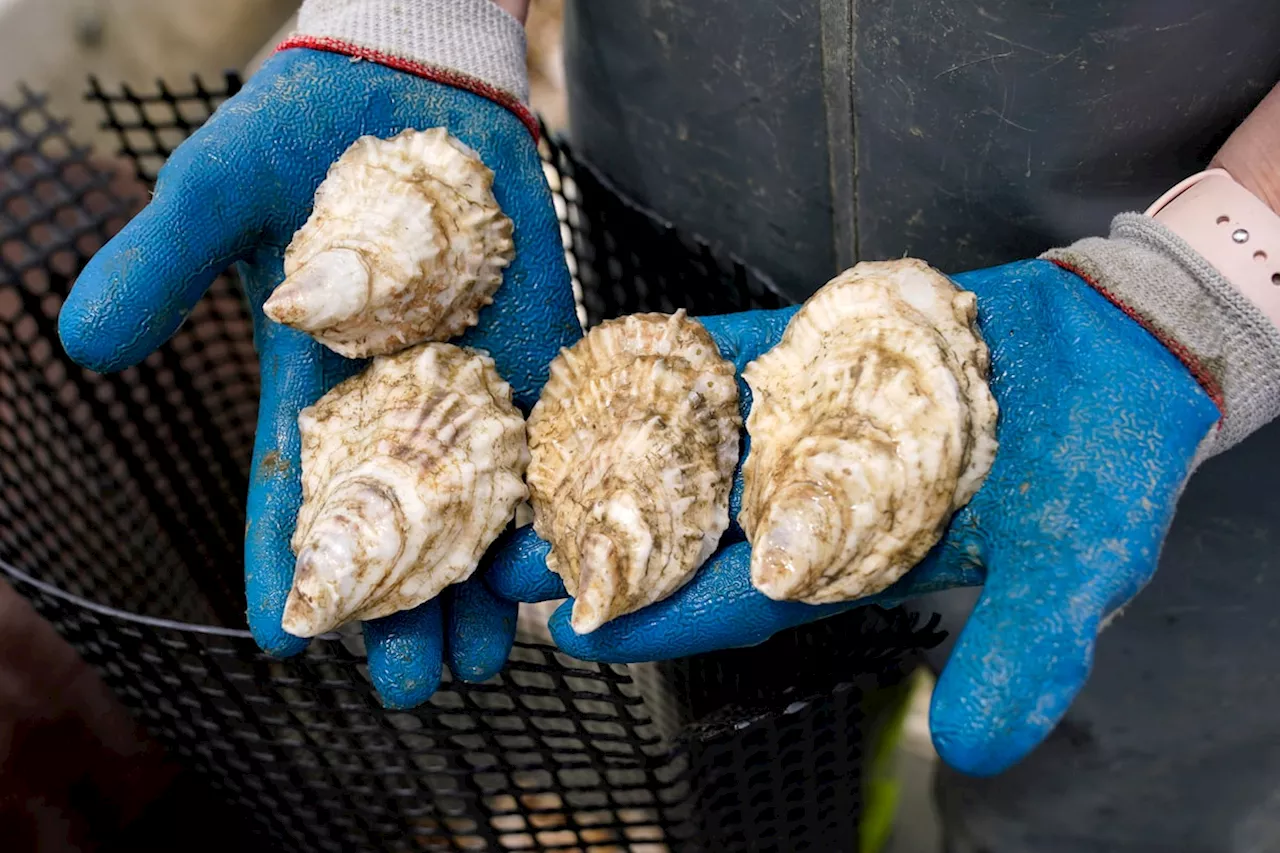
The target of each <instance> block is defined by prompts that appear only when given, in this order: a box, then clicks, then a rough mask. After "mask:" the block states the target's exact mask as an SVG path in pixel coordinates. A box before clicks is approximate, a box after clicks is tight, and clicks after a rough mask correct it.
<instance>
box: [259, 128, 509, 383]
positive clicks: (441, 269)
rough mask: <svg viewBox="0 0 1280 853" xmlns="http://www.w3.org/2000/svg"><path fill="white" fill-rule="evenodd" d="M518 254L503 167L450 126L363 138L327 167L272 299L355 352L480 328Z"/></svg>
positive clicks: (271, 309)
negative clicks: (497, 172) (505, 207)
mask: <svg viewBox="0 0 1280 853" xmlns="http://www.w3.org/2000/svg"><path fill="white" fill-rule="evenodd" d="M514 252H515V244H514V242H513V241H512V224H511V220H510V219H508V218H507V217H506V216H505V215H504V214H503V212H502V210H501V209H500V208H499V207H498V202H497V200H496V199H495V198H494V196H493V172H492V171H490V170H489V168H488V167H486V166H485V165H484V163H482V162H481V161H480V158H479V155H477V154H476V153H475V152H474V151H472V150H471V149H470V148H468V147H467V146H466V145H464V144H463V143H461V142H459V141H458V140H457V139H455V138H454V137H452V136H450V135H449V134H448V132H447V131H446V130H445V129H444V128H442V127H437V128H431V129H430V130H406V131H404V132H402V133H400V134H398V135H396V136H393V137H391V138H390V139H378V138H377V137H375V136H362V137H360V138H359V139H357V140H356V141H355V142H354V143H353V144H352V145H351V147H350V148H348V149H347V150H346V152H345V153H343V155H342V156H341V157H339V158H338V159H337V161H335V162H334V163H333V165H332V166H330V167H329V172H328V174H327V175H326V176H325V179H324V181H323V182H321V184H320V187H319V188H318V189H317V190H316V194H315V206H314V208H313V210H312V212H311V216H310V217H309V218H308V219H307V221H306V223H305V224H304V225H303V226H302V227H301V228H300V229H298V231H297V233H296V234H294V236H293V240H292V241H291V242H290V243H289V247H288V249H286V251H285V256H284V273H285V279H284V281H283V282H281V283H280V286H279V287H277V288H276V290H275V291H274V292H273V293H272V294H271V296H270V298H268V299H267V301H266V303H265V304H264V305H263V311H264V312H265V313H266V315H267V316H268V317H270V318H271V319H272V320H275V321H276V322H277V323H283V324H284V325H286V326H291V327H293V328H295V329H299V330H301V331H304V332H306V333H308V334H310V335H311V336H312V337H314V338H315V339H316V340H318V341H319V342H320V343H322V344H324V345H325V346H327V347H328V348H330V349H332V350H333V351H334V352H337V353H339V354H340V355H344V356H346V357H348V358H365V357H368V356H373V355H386V354H389V353H392V352H396V351H398V350H401V349H404V348H405V347H408V346H412V345H414V344H417V343H421V342H423V341H444V340H448V339H449V338H451V337H454V336H455V335H458V334H461V333H462V332H463V331H465V330H466V329H467V327H469V326H473V325H475V323H476V322H477V319H478V312H479V310H480V308H482V307H483V306H485V305H488V304H489V303H490V302H492V301H493V294H494V292H495V291H496V290H497V289H498V287H499V286H500V285H501V284H502V276H503V270H504V268H505V267H506V266H507V265H508V264H509V263H510V262H511V259H512V257H513V255H514Z"/></svg>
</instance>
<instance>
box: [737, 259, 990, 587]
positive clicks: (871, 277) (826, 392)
mask: <svg viewBox="0 0 1280 853" xmlns="http://www.w3.org/2000/svg"><path fill="white" fill-rule="evenodd" d="M976 318H977V301H976V298H975V297H974V295H973V294H972V293H970V292H968V291H964V290H960V289H958V288H957V287H956V286H955V285H954V284H953V283H952V282H951V281H950V280H949V279H948V278H947V277H946V276H944V275H942V274H941V273H939V272H937V271H936V270H934V269H932V268H931V267H929V266H928V265H927V264H924V263H922V262H920V261H917V260H914V259H910V258H908V259H904V260H900V261H888V262H880V263H860V264H858V265H857V266H855V267H853V268H852V269H850V270H847V271H846V272H844V273H842V274H841V275H839V276H837V277H836V278H834V279H832V280H831V281H830V282H829V283H827V284H826V285H825V286H824V287H823V288H822V289H821V290H819V291H818V292H817V293H815V294H814V295H813V296H812V297H811V298H810V299H809V300H808V301H807V302H806V303H805V304H804V306H803V307H802V308H801V309H800V311H799V312H797V313H796V315H795V316H794V317H793V318H792V319H791V322H790V323H789V324H788V326H787V330H786V332H785V333H784V334H783V337H782V340H781V341H780V342H779V343H778V345H777V346H775V347H774V348H773V349H771V350H770V351H769V352H767V353H765V354H764V355H762V356H761V357H760V358H758V359H756V360H755V361H753V362H752V363H750V364H749V365H747V367H746V369H745V370H744V371H743V378H744V379H745V380H746V381H747V384H748V385H749V386H750V388H751V393H752V409H751V414H750V415H749V416H748V418H747V432H748V434H749V435H750V436H751V450H750V453H749V455H748V457H747V461H746V464H745V466H744V467H743V478H744V485H745V490H744V493H743V501H742V512H741V513H740V514H739V516H738V520H739V522H740V523H741V524H742V528H743V530H744V531H745V532H746V534H747V538H748V539H749V540H750V542H751V581H752V583H753V584H754V585H755V587H756V588H757V589H758V590H760V591H761V592H763V593H764V594H765V595H767V596H769V597H770V598H774V599H778V600H795V601H804V602H809V603H811V604H823V603H827V602H835V601H848V600H852V599H855V598H860V597H862V596H865V595H870V594H872V593H875V592H879V591H880V590H882V589H885V588H886V587H888V586H889V585H891V584H892V583H893V582H894V581H896V580H898V579H899V578H900V577H902V576H903V575H904V574H906V572H907V571H908V570H909V569H910V568H911V567H912V566H914V565H916V564H917V563H918V562H919V561H920V560H921V559H922V558H923V557H924V555H925V554H926V553H927V552H928V551H929V549H930V548H932V547H933V545H934V544H935V543H937V541H938V540H939V538H940V537H941V536H942V534H943V532H944V530H945V528H946V525H947V523H948V521H949V520H950V518H951V515H952V513H953V512H954V511H955V510H957V509H959V508H960V507H961V506H963V505H964V504H965V503H966V502H968V500H969V499H970V498H971V497H972V496H973V494H974V493H975V492H976V491H977V490H978V487H979V486H980V485H981V483H982V480H983V478H984V477H985V476H986V474H987V471H988V470H989V469H990V467H991V463H992V461H993V460H994V458H995V453H996V439H995V427H996V416H997V409H996V402H995V399H994V398H993V397H992V396H991V391H990V389H989V388H988V387H987V381H986V380H987V374H988V371H989V367H990V354H989V352H988V350H987V346H986V344H985V343H984V342H983V340H982V338H981V337H980V335H979V333H978V329H977V325H976Z"/></svg>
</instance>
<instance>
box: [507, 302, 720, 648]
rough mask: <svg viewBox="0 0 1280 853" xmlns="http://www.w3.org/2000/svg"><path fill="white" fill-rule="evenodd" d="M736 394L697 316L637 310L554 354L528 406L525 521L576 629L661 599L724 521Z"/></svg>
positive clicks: (711, 545)
mask: <svg viewBox="0 0 1280 853" xmlns="http://www.w3.org/2000/svg"><path fill="white" fill-rule="evenodd" d="M741 426H742V418H741V415H740V414H739V412H738V390H737V386H736V384H735V383H734V376H733V365H732V364H730V363H729V362H727V361H725V360H724V359H723V358H721V356H720V353H719V351H718V350H717V349H716V345H715V341H713V340H712V339H711V336H710V335H709V334H708V333H707V330H706V329H704V328H703V327H702V324H701V323H699V322H697V321H696V320H692V319H690V318H688V317H686V316H685V313H684V311H678V312H676V313H675V314H674V315H667V314H636V315H633V316H630V317H625V318H622V319H618V320H611V321H608V322H605V323H602V324H600V325H599V326H597V327H596V328H594V329H592V330H591V332H590V333H589V334H587V336H586V337H584V338H583V339H582V340H581V341H579V342H578V343H577V344H575V345H574V346H573V347H572V348H570V349H565V350H561V352H560V355H559V356H557V357H556V359H555V360H554V361H553V362H552V363H551V378H550V379H549V380H548V382H547V385H546V387H545V388H544V389H543V392H542V397H541V399H540V400H539V401H538V403H537V405H536V406H534V408H533V412H532V414H530V416H529V452H530V462H529V477H528V479H529V491H530V496H531V500H532V503H533V511H534V522H533V524H534V529H535V530H536V531H537V533H538V535H540V536H541V537H542V538H543V539H545V540H547V541H548V542H550V543H551V554H550V555H549V556H548V557H547V566H548V567H549V568H550V569H551V571H553V572H555V573H556V574H558V575H560V576H561V577H562V578H564V584H565V588H566V589H567V590H568V591H569V594H570V595H572V596H574V598H575V599H576V600H575V602H574V606H573V615H572V618H571V620H570V624H571V625H572V626H573V629H574V630H575V631H577V632H578V633H580V634H585V633H589V632H591V631H594V630H595V629H596V628H598V627H600V626H601V625H602V624H604V623H605V622H607V621H609V620H610V619H613V618H615V617H618V616H621V615H623V614H625V613H630V612H632V611H635V610H639V609H640V608H641V607H644V606H645V605H647V604H652V603H653V602H655V601H659V600H661V599H663V598H666V597H667V596H669V595H670V594H671V593H673V592H675V591H676V590H677V589H679V588H680V587H681V586H683V585H684V584H685V583H686V582H687V581H688V580H689V579H690V578H691V577H693V574H694V572H696V571H697V569H698V567H699V566H700V565H702V563H703V561H705V560H706V559H707V557H709V556H711V553H712V551H714V550H715V547H716V543H717V542H719V541H720V535H721V534H722V533H723V532H724V530H725V528H726V527H728V525H729V490H730V487H731V486H732V481H733V469H734V466H735V465H736V464H737V460H738V432H739V430H740V429H741Z"/></svg>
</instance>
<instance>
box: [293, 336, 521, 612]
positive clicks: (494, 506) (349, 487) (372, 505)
mask: <svg viewBox="0 0 1280 853" xmlns="http://www.w3.org/2000/svg"><path fill="white" fill-rule="evenodd" d="M298 426H299V427H300V429H301V431H302V508H301V509H300V510H299V512H298V523H297V528H296V529H295V531H294V535H293V541H292V545H293V550H294V553H295V554H296V555H297V564H296V568H295V571H294V579H293V588H292V590H290V592H289V598H288V601H287V602H286V604H285V611H284V620H283V623H282V624H283V627H284V630H286V631H288V632H289V633H290V634H293V635H295V636H299V637H314V636H316V635H317V634H320V633H323V632H325V631H329V630H332V629H333V628H335V627H337V626H339V625H342V624H344V623H346V622H350V621H352V620H357V619H358V620H368V619H375V618H377V617H379V616H387V615H389V614H391V613H395V612H397V611H400V610H408V609H410V608H413V607H416V606H418V605H419V604H422V603H423V602H425V601H428V600H429V599H432V598H434V597H435V596H437V595H438V594H439V593H440V591H441V590H443V589H444V588H445V587H446V586H448V585H449V584H453V583H458V582H459V581H463V580H466V579H467V578H468V577H470V576H471V574H472V572H474V571H475V568H476V565H477V564H478V563H479V561H480V558H481V556H482V555H483V554H484V552H485V550H486V549H487V548H488V547H489V545H490V544H491V543H492V542H493V540H494V539H496V538H497V536H498V535H499V534H500V533H501V532H502V530H503V528H505V527H506V525H507V523H508V522H509V521H510V520H511V519H512V517H513V516H514V515H515V509H516V505H517V504H519V503H520V502H521V501H523V500H525V499H526V498H527V496H528V490H527V489H526V488H525V485H524V482H523V479H522V477H523V475H524V470H525V467H526V465H527V464H528V461H529V451H528V447H527V445H526V442H525V429H524V418H523V417H522V416H521V414H520V411H519V410H518V409H516V407H515V406H514V405H513V404H512V402H511V387H510V386H509V385H507V383H506V382H504V381H503V380H502V378H501V377H500V376H499V375H498V373H497V371H496V370H495V369H494V364H493V360H492V359H490V358H489V357H488V356H487V355H484V354H483V353H480V352H478V351H475V350H468V349H464V348H462V347H457V346H452V345H450V344H439V343H427V344H420V345H419V346H417V347H414V348H412V349H409V350H405V351H404V352H401V353H398V354H396V355H394V356H385V357H382V358H376V359H374V360H373V361H372V363H371V364H370V365H369V367H368V368H366V369H365V370H364V371H363V372H362V373H360V374H359V375H357V376H354V377H352V378H351V379H348V380H347V381H345V382H343V383H341V384H339V385H338V386H336V387H335V388H334V389H333V390H332V391H330V392H329V393H328V394H325V395H324V396H323V397H322V398H321V399H320V400H319V402H317V403H316V404H315V405H313V406H310V407H308V408H306V409H303V410H302V413H301V414H300V415H299V417H298Z"/></svg>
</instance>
